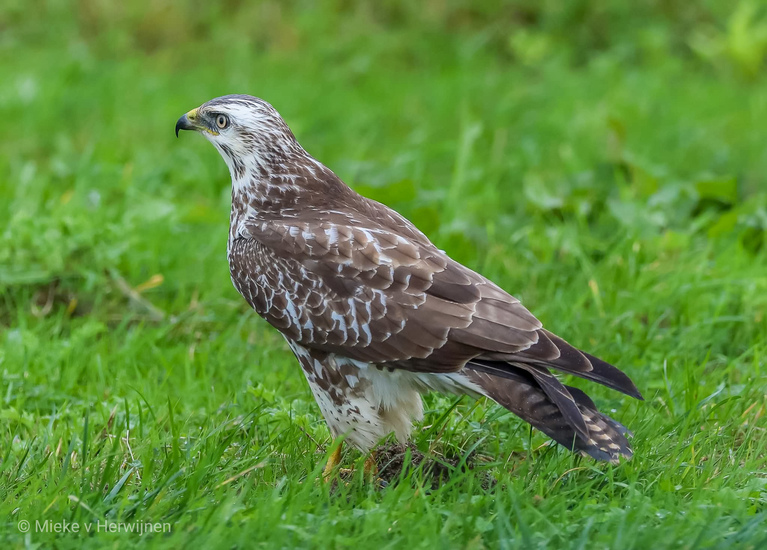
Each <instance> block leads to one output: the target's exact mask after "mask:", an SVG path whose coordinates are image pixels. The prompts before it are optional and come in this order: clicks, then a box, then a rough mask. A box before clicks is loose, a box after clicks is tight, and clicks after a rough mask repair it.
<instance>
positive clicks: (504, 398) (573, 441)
mask: <svg viewBox="0 0 767 550" xmlns="http://www.w3.org/2000/svg"><path fill="white" fill-rule="evenodd" d="M463 372H464V374H465V375H466V377H467V378H468V379H469V380H470V381H471V382H472V383H473V384H475V385H476V386H478V387H479V388H480V389H481V390H482V392H483V394H484V395H485V396H486V397H489V398H490V399H492V400H493V401H495V402H497V403H498V404H499V405H501V406H503V407H505V408H506V409H508V410H509V411H511V412H513V413H514V414H515V415H517V416H518V417H520V418H521V419H522V420H525V421H526V422H528V423H530V424H531V425H532V426H533V427H534V428H536V429H538V430H540V431H542V432H543V433H545V434H546V435H548V436H549V437H550V438H552V439H553V440H554V441H556V442H557V443H559V444H560V445H562V446H564V447H567V448H568V449H571V450H574V451H580V452H581V453H583V454H586V455H588V456H591V457H592V458H595V459H597V460H604V461H608V462H618V460H619V458H620V457H621V456H622V457H624V458H631V456H632V454H633V451H632V450H631V446H630V445H629V442H628V440H627V439H626V436H627V435H630V432H629V431H628V430H627V429H626V428H625V427H624V426H623V425H622V424H620V423H619V422H616V421H615V420H613V419H612V418H610V417H608V416H606V415H604V414H602V413H600V412H599V411H598V410H597V408H596V406H595V405H594V402H593V401H592V400H591V399H590V398H589V397H588V396H587V395H586V394H585V393H583V392H582V391H581V390H579V389H577V388H573V387H570V386H564V385H562V386H561V387H562V388H563V389H564V390H565V392H566V393H569V395H570V396H571V397H572V401H574V403H575V407H564V408H563V407H561V401H562V400H559V401H560V403H557V400H555V399H552V398H551V397H550V396H549V394H550V393H551V389H550V388H548V390H547V389H544V388H543V387H542V386H541V384H540V382H539V380H538V378H537V377H536V376H535V375H534V374H532V373H530V372H528V371H527V370H523V369H520V368H513V367H511V368H509V366H507V367H506V368H505V369H504V370H503V371H502V373H496V372H492V371H491V369H490V368H489V367H488V366H487V365H483V364H479V363H468V364H467V365H466V368H465V369H464V371H463ZM575 411H577V412H575ZM574 414H578V415H579V416H580V418H577V419H575V418H572V416H573V415H574ZM583 424H585V428H586V430H587V433H585V434H584V433H583V430H582V429H580V428H581V426H582V425H583Z"/></svg>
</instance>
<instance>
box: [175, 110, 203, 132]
mask: <svg viewBox="0 0 767 550" xmlns="http://www.w3.org/2000/svg"><path fill="white" fill-rule="evenodd" d="M198 118H199V117H198V116H197V109H192V110H191V111H189V112H188V113H186V114H185V115H183V116H182V117H181V118H179V119H178V122H176V137H178V131H179V130H202V129H203V128H204V127H203V126H202V125H201V124H200V123H199V120H198Z"/></svg>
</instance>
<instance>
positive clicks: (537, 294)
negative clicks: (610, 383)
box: [0, 0, 767, 548]
mask: <svg viewBox="0 0 767 550" xmlns="http://www.w3.org/2000/svg"><path fill="white" fill-rule="evenodd" d="M124 4H125V5H124V6H122V7H120V4H118V3H111V2H100V1H96V0H83V1H81V2H78V3H72V4H70V3H68V2H64V1H61V0H48V1H45V2H43V1H20V0H10V1H8V2H4V3H3V5H2V7H0V117H1V119H2V123H0V374H1V376H2V387H0V390H1V391H0V397H1V398H2V405H1V409H0V496H2V499H1V502H2V504H0V540H2V542H3V544H5V545H8V546H10V547H18V548H21V547H36V545H38V544H41V545H42V546H43V547H51V546H56V547H59V548H68V547H75V546H76V547H82V546H85V547H103V546H112V547H133V546H160V547H166V546H168V547H185V546H192V547H203V548H205V547H225V548H234V547H240V548H244V547H250V546H254V545H258V546H264V547H293V546H315V547H317V546H319V547H324V546H331V547H347V546H356V547H363V546H364V547H367V546H368V545H374V546H372V547H377V546H386V547H399V548H421V547H425V548H435V547H441V546H453V547H472V548H479V547H483V546H484V547H491V548H492V547H503V548H534V547H552V548H565V547H572V548H650V547H652V548H732V547H742V548H759V547H763V545H764V544H767V433H765V427H766V426H767V420H766V418H767V417H766V412H767V411H766V410H765V400H766V399H767V344H766V342H767V319H766V318H765V316H766V314H767V238H766V236H765V231H766V230H767V184H766V183H765V174H767V155H765V152H764V151H765V137H764V122H765V120H767V78H766V77H765V75H764V69H765V65H764V57H765V53H766V52H767V13H766V12H765V10H763V9H761V8H759V6H758V4H757V3H752V2H740V3H732V2H713V1H709V2H700V3H694V4H690V3H688V2H652V1H649V0H647V1H643V2H639V3H636V5H634V4H633V3H626V6H625V7H624V5H623V4H624V3H622V2H617V1H616V2H603V3H597V2H595V3H594V4H593V5H592V4H590V3H587V2H572V3H559V2H542V3H540V6H538V7H531V6H530V4H532V3H529V2H512V3H510V4H503V5H492V4H481V5H477V4H474V3H469V2H466V3H461V2H438V1H427V2H423V3H409V2H401V3H390V4H387V7H385V8H384V7H379V8H372V7H365V6H366V5H363V4H357V3H354V2H341V1H336V2H330V1H328V2H322V3H319V4H314V3H310V2H291V3H283V2H279V3H278V2H274V3H266V4H263V5H258V6H253V7H252V6H251V5H250V4H248V3H245V2H238V1H236V0H230V1H229V2H225V3H223V4H221V6H220V7H214V5H213V3H207V2H193V1H191V0H190V1H189V2H185V3H184V2H170V1H167V2H166V1H159V2H152V3H149V2H145V3H127V2H126V3H124ZM536 4H538V3H536ZM478 6H480V7H478ZM565 6H567V7H565ZM760 10H761V11H760ZM234 92H240V93H250V94H254V95H258V96H260V97H263V98H265V99H267V100H268V101H270V102H272V103H273V104H274V105H275V107H276V108H277V109H278V110H279V111H280V112H281V113H282V114H283V116H284V117H285V118H286V120H287V121H288V123H289V124H290V125H291V126H292V128H293V129H294V131H295V133H296V135H297V136H298V138H299V140H300V141H301V143H302V144H303V145H304V146H305V147H306V148H307V150H309V152H311V153H312V154H313V155H314V156H316V157H317V158H319V159H320V160H321V161H322V162H324V163H325V164H327V165H328V166H330V167H331V168H332V169H334V170H335V171H336V172H337V173H338V174H339V175H340V176H341V177H342V178H343V179H344V180H345V181H347V182H348V183H350V184H351V185H353V186H355V187H356V188H357V189H358V190H360V192H362V193H364V194H366V195H368V196H371V197H373V198H376V199H378V200H381V201H383V202H386V203H387V204H389V205H390V206H393V207H395V208H397V209H398V210H400V211H401V212H402V213H403V214H405V215H406V216H408V217H409V218H411V219H412V220H413V221H414V222H416V223H417V224H418V225H419V226H420V227H421V228H422V229H424V230H425V231H426V232H427V233H428V234H429V235H430V236H431V237H432V238H433V239H434V240H435V242H436V243H437V244H438V245H439V246H440V247H441V248H444V249H445V250H447V251H448V252H449V253H450V254H451V255H453V256H454V257H455V258H456V259H458V260H460V261H462V262H465V263H467V264H468V265H470V266H471V267H473V268H475V269H477V270H480V271H482V272H483V273H485V274H486V275H487V276H489V277H491V278H493V279H494V280H495V281H497V282H498V283H499V284H500V285H501V286H503V287H504V288H506V289H507V290H509V291H510V292H512V293H513V294H515V295H516V296H518V297H520V298H521V299H522V300H523V301H524V303H525V304H526V305H527V306H528V307H529V308H530V309H531V310H532V311H533V312H534V313H535V314H536V315H537V316H538V317H539V318H540V319H541V320H542V321H543V322H544V323H545V324H546V325H547V326H548V327H549V328H550V329H551V330H553V331H554V332H556V333H559V334H561V335H563V336H564V337H566V338H567V339H568V340H569V341H571V342H572V343H573V344H576V345H578V346H580V347H583V348H585V349H587V350H589V351H591V352H592V353H594V354H596V355H599V356H601V357H603V358H605V359H606V360H609V361H610V362H612V363H614V364H616V365H619V366H620V367H621V368H622V369H624V370H625V371H626V372H627V373H628V374H629V375H630V376H631V377H632V378H633V379H634V380H635V382H636V383H637V386H638V387H639V388H640V389H641V390H642V392H643V393H644V395H645V397H646V401H645V402H642V403H639V402H636V401H633V400H631V399H629V398H624V397H623V396H621V395H618V394H616V393H614V392H611V391H609V390H607V389H605V388H602V387H595V386H594V385H590V386H589V393H590V394H591V395H592V396H593V397H594V398H595V400H596V402H597V403H598V405H599V406H600V407H601V408H602V409H603V410H605V411H607V412H609V414H611V415H612V416H614V417H615V418H617V419H619V420H620V421H622V422H624V423H625V424H627V425H628V426H630V427H631V428H632V430H633V431H634V433H635V437H634V440H633V444H634V448H635V456H634V458H633V460H631V461H630V462H625V463H622V464H620V465H618V466H612V465H606V464H601V463H596V462H593V461H591V460H587V459H581V458H576V457H574V456H572V455H571V454H569V453H568V452H566V451H564V450H563V449H560V448H558V447H551V446H545V445H543V444H544V443H545V441H546V439H545V438H544V437H543V436H541V435H540V434H539V433H537V432H530V430H529V429H528V428H527V426H526V425H525V424H523V423H522V422H520V421H519V420H517V419H516V418H514V417H513V416H511V415H510V414H508V413H506V412H505V411H504V410H502V409H500V408H499V407H497V406H495V405H493V404H491V403H488V402H484V401H482V402H479V403H477V404H474V403H472V402H470V401H469V400H462V401H460V402H459V403H458V404H457V406H456V407H455V409H454V410H453V411H452V413H451V414H449V415H445V414H444V411H446V410H447V409H449V408H450V407H451V405H453V403H454V398H452V397H443V396H437V395H433V396H428V397H427V398H426V408H427V415H426V419H425V421H424V422H423V424H422V425H420V426H419V427H418V429H417V430H416V431H415V444H416V445H417V447H418V448H419V449H420V450H421V451H422V452H427V453H430V454H431V455H433V456H434V457H436V458H438V459H439V457H448V458H453V459H456V458H457V459H459V460H460V459H462V458H466V457H469V455H471V457H472V461H473V466H474V467H473V469H470V470H468V471H464V469H462V468H456V470H455V472H454V474H453V475H452V476H451V478H450V480H449V481H448V482H446V483H443V484H441V485H438V486H434V484H433V480H432V479H431V478H430V477H429V475H428V473H426V472H424V471H423V470H422V469H418V468H417V469H415V470H413V471H410V472H409V473H406V474H403V476H402V477H401V479H399V480H398V481H396V482H394V483H392V484H391V485H389V486H388V487H386V488H384V489H379V488H377V487H376V486H374V485H373V484H370V483H366V482H365V481H364V480H363V479H361V477H357V478H355V479H354V481H352V482H351V483H350V484H349V485H346V486H341V487H339V488H337V489H336V490H334V491H333V490H330V489H329V487H328V486H326V485H323V484H321V483H318V482H317V481H316V480H317V477H318V474H319V472H320V471H321V469H322V467H323V465H324V461H325V459H326V457H327V454H328V452H329V451H330V444H331V441H330V439H329V435H328V431H327V428H326V427H325V425H324V423H323V421H322V419H321V416H320V414H319V411H318V409H317V407H316V406H315V404H314V402H313V400H312V397H311V394H310V393H309V390H308V387H307V385H306V382H305V381H304V379H303V376H302V374H301V372H300V369H299V368H298V366H297V364H296V362H295V359H294V358H293V357H292V355H291V353H290V351H289V350H288V349H287V347H286V345H285V344H284V341H283V340H282V338H281V337H280V336H279V335H278V334H277V333H276V331H274V330H272V329H271V328H270V327H268V326H267V325H266V324H265V323H264V322H263V321H261V320H260V319H259V318H258V317H257V316H256V315H255V314H254V313H253V312H252V311H250V310H249V309H248V308H247V307H246V304H245V303H244V301H243V300H242V299H240V297H239V296H238V295H237V294H236V292H235V290H234V289H233V287H232V285H231V283H230V281H229V276H228V269H227V265H226V258H225V241H226V235H227V224H228V209H229V176H228V173H227V171H226V168H225V165H224V163H223V162H222V161H221V159H220V158H219V156H218V154H217V153H216V152H215V150H214V149H213V148H212V147H210V146H209V145H208V144H207V143H205V142H204V140H200V139H199V138H196V137H194V136H191V135H183V136H182V137H183V138H184V139H180V140H176V139H175V137H174V135H173V125H174V123H175V121H176V119H177V118H178V116H179V115H180V114H182V113H184V112H186V111H187V110H189V109H190V108H192V107H195V106H197V105H199V104H200V103H202V102H203V101H205V100H207V99H209V98H211V97H214V96H217V95H222V94H225V93H234ZM359 460H361V457H360V456H359V454H357V453H354V452H349V453H347V454H346V456H345V461H346V462H347V463H349V464H352V463H355V462H357V463H358V464H359ZM489 479H490V480H495V483H488V480H489ZM22 520H26V521H30V522H31V523H32V531H33V532H31V533H29V534H26V535H25V534H23V533H21V532H20V531H19V529H18V524H19V522H20V521H22ZM64 520H66V521H67V522H75V523H78V524H79V525H81V529H85V527H84V526H85V525H91V526H92V532H90V533H87V532H86V533H82V532H81V533H77V534H67V535H65V536H61V535H56V534H52V533H40V532H34V530H35V529H34V523H35V521H40V522H41V523H42V522H45V521H51V522H59V523H60V522H62V521H64ZM105 521H110V522H161V523H169V524H170V525H171V530H170V533H165V534H155V535H150V534H146V535H143V536H138V535H135V534H126V533H104V532H99V533H95V532H93V531H95V530H97V529H98V523H99V522H100V523H101V524H102V528H101V530H102V531H103V523H104V522H105Z"/></svg>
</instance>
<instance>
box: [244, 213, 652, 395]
mask: <svg viewBox="0 0 767 550" xmlns="http://www.w3.org/2000/svg"><path fill="white" fill-rule="evenodd" d="M384 208H385V207H384ZM385 212H390V211H389V210H388V209H386V210H385ZM403 220H404V218H403ZM407 223H409V222H407ZM366 225H367V227H366ZM409 228H410V230H409V231H403V234H405V235H407V237H404V236H403V235H402V234H400V232H399V231H394V230H392V229H391V228H389V227H387V226H384V225H383V224H375V223H374V222H372V221H371V220H370V218H368V217H365V218H364V221H358V220H354V219H352V218H351V217H350V215H349V214H344V213H340V212H329V213H323V214H318V215H317V217H316V219H310V220H307V219H305V218H296V219H289V218H279V219H272V220H258V219H253V220H252V221H251V222H250V223H247V224H246V225H245V226H244V228H243V229H242V230H241V231H240V234H239V236H238V238H237V239H235V240H234V242H233V243H232V246H231V248H230V252H229V254H230V258H229V259H230V262H229V263H230V268H231V275H232V280H233V282H234V284H235V287H237V289H238V290H239V291H240V293H241V294H242V295H243V296H244V297H245V298H246V299H247V300H248V302H249V303H250V304H251V305H252V306H253V308H254V309H255V310H256V311H257V312H258V313H259V314H261V315H262V316H263V317H264V318H265V319H266V320H267V321H268V322H269V323H271V324H272V325H273V326H275V327H276V328H278V329H279V330H280V331H282V332H283V333H284V334H285V335H286V336H287V337H288V338H290V339H292V340H295V341H297V342H298V343H300V344H301V345H303V346H305V347H308V348H310V349H316V350H320V351H325V352H330V353H337V354H339V355H342V356H344V357H348V358H350V359H356V360H359V361H365V362H372V363H379V364H386V365H388V366H391V367H392V368H404V369H407V370H413V371H422V372H450V371H457V370H460V369H461V368H462V367H463V366H464V365H465V364H466V363H467V362H468V361H469V360H478V361H482V362H485V363H488V362H489V364H492V365H493V369H495V370H496V371H498V370H499V369H501V370H502V369H504V368H508V367H504V366H503V365H504V364H509V363H513V364H515V365H517V367H519V368H522V369H523V370H526V371H528V372H529V373H530V374H531V375H532V376H533V377H534V378H535V379H536V381H538V383H539V384H540V385H541V387H542V388H543V389H544V390H545V391H546V393H547V394H548V395H549V397H550V398H551V399H553V400H554V401H555V402H557V403H558V404H560V406H561V407H565V408H567V407H569V408H571V409H573V410H574V407H575V403H574V400H573V398H572V396H571V395H570V394H569V393H568V392H567V391H566V390H564V389H563V387H562V384H561V383H560V382H559V381H558V380H557V379H556V378H555V377H553V376H551V375H550V374H549V372H548V370H547V367H551V368H555V369H557V370H560V371H563V372H567V373H570V374H574V375H576V376H579V377H582V378H586V379H589V380H593V381H595V382H598V383H601V384H604V385H606V386H609V387H611V388H613V389H616V390H618V391H621V392H624V393H626V394H628V395H632V396H634V397H639V398H641V396H640V394H639V391H638V390H637V388H636V386H634V384H633V382H632V381H631V380H630V379H629V378H628V376H626V375H625V374H624V373H622V372H621V371H620V370H618V369H616V368H615V367H613V366H612V365H610V364H608V363H605V362H604V361H601V360H599V359H597V358H595V357H593V356H591V355H588V354H586V353H584V352H582V351H580V350H578V349H576V348H574V347H573V346H571V345H570V344H568V343H567V342H565V341H564V340H562V339H561V338H559V337H557V336H555V335H554V334H552V333H550V332H548V331H547V330H545V329H543V328H542V326H541V323H540V322H539V321H538V319H536V318H535V317H534V316H533V315H532V314H531V313H530V312H529V311H527V309H525V307H524V306H522V304H520V302H519V300H517V299H516V298H514V297H513V296H511V295H510V294H508V293H507V292H505V291H504V290H502V289H501V288H499V287H498V286H497V285H495V284H494V283H492V282H491V281H489V280H487V279H486V278H484V277H482V276H481V275H479V274H478V273H475V272H474V271H472V270H470V269H469V268H467V267H465V266H463V265H461V264H459V263H457V262H455V261H454V260H452V259H451V258H450V257H448V256H447V255H446V254H445V253H444V252H442V251H440V250H438V249H437V248H436V247H435V246H434V245H432V244H431V243H430V242H429V241H428V239H426V237H424V236H423V235H422V234H421V233H420V232H418V231H417V230H415V229H414V228H413V227H412V225H410V226H409ZM406 229H407V228H406Z"/></svg>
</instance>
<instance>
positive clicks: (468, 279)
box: [176, 95, 641, 461]
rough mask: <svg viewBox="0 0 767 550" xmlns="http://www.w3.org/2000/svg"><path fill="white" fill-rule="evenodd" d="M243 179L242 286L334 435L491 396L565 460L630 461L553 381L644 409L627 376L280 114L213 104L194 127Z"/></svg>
mask: <svg viewBox="0 0 767 550" xmlns="http://www.w3.org/2000/svg"><path fill="white" fill-rule="evenodd" d="M179 129H194V130H198V131H200V132H201V133H202V134H203V135H204V136H205V137H206V138H208V140H209V141H211V143H213V145H214V146H215V147H216V148H217V149H218V151H219V152H220V153H221V155H222V157H223V158H224V160H225V161H226V163H227V165H228V167H229V170H230V172H231V176H232V213H231V220H230V233H229V242H228V257H229V266H230V272H231V277H232V281H233V283H234V286H235V287H236V288H237V290H238V291H239V292H240V294H242V296H243V297H244V298H245V299H246V300H247V301H248V303H249V304H250V305H251V306H252V307H253V309H255V310H256V312H258V314H259V315H261V316H262V317H263V318H264V319H266V321H267V322H269V323H270V324H271V325H272V326H274V327H275V328H277V329H278V330H279V331H280V332H282V334H283V335H284V336H285V338H286V340H287V341H288V344H289V345H290V347H291V349H292V350H293V352H294V353H295V355H296V357H297V358H298V360H299V362H300V364H301V366H302V368H303V371H304V373H305V374H306V377H307V380H308V381H309V385H310V387H311V389H312V392H313V394H314V396H315V398H316V400H317V403H318V404H319V406H320V409H321V411H322V414H323V416H324V417H325V420H326V421H327V423H328V426H329V428H330V430H331V432H332V433H333V435H334V436H339V435H346V441H349V442H350V443H352V444H353V445H354V446H356V447H358V448H360V449H362V450H369V449H371V448H372V447H373V446H375V445H376V444H377V443H378V441H379V440H380V439H381V438H382V437H384V436H386V435H387V434H389V433H391V432H395V433H396V435H397V437H398V438H400V439H406V438H407V437H408V436H409V434H410V431H411V429H412V423H413V421H417V420H419V419H420V418H421V417H422V414H423V409H422V405H421V397H420V394H421V393H423V392H426V391H441V392H450V393H456V394H468V395H472V396H475V397H476V396H487V397H489V398H491V399H493V400H495V401H496V402H498V403H499V404H501V405H502V406H504V407H506V408H507V409H508V410H510V411H511V412H513V413H515V414H516V415H518V416H520V417H521V418H523V419H524V420H526V421H527V422H529V423H530V424H532V425H533V426H534V427H536V428H537V429H539V430H541V431H543V432H544V433H546V434H547V435H549V436H550V437H551V438H552V439H554V440H555V441H557V442H559V443H561V444H562V445H564V446H566V447H568V448H571V449H575V450H578V451H580V452H583V453H585V454H588V455H590V456H592V457H594V458H597V459H601V460H611V461H615V460H617V459H618V457H619V456H624V457H630V456H631V448H630V446H629V444H628V442H627V440H626V429H625V428H624V427H623V426H622V425H621V424H619V423H618V422H616V421H614V420H612V419H610V418H608V417H607V416H605V415H603V414H602V413H600V412H599V411H598V410H597V408H596V406H595V405H594V403H593V402H592V401H591V399H589V397H588V396H586V394H585V393H583V392H582V391H580V390H578V389H576V388H571V387H568V386H565V385H563V384H562V383H561V382H560V381H559V379H558V378H557V377H556V376H554V375H553V374H552V373H551V370H550V369H553V370H555V371H559V372H562V373H567V374H573V375H575V376H579V377H581V378H585V379H588V380H592V381H595V382H598V383H601V384H604V385H606V386H608V387H610V388H613V389H616V390H618V391H621V392H623V393H626V394H628V395H631V396H633V397H636V398H640V399H641V396H640V394H639V391H638V390H637V388H636V387H635V386H634V384H633V383H632V382H631V380H630V379H629V378H628V377H627V376H626V375H625V374H623V373H622V372H621V371H619V370H618V369H616V368H615V367H613V366H612V365H609V364H608V363H605V362H604V361H601V360H599V359H597V358H595V357H593V356H591V355H588V354H586V353H584V352H581V351H579V350H577V349H576V348H574V347H572V346H570V345H569V344H568V343H567V342H565V341H564V340H562V339H561V338H559V337H557V336H555V335H553V334H552V333H550V332H548V331H547V330H545V329H544V328H543V327H542V325H541V323H540V322H539V321H538V319H536V318H535V317H534V316H533V315H532V314H531V313H530V312H529V311H528V310H527V309H525V307H524V306H523V305H522V304H521V303H520V302H519V300H517V299H516V298H514V297H513V296H511V295H510V294H508V293H507V292H506V291H504V290H503V289H501V288H500V287H498V286H497V285H496V284H494V283H493V282H491V281H489V280H488V279H486V278H485V277H483V276H482V275H480V274H478V273H476V272H474V271H472V270H471V269H469V268H467V267H465V266H463V265H461V264H459V263H458V262H456V261H454V260H452V259H451V258H450V257H449V256H447V254H445V252H443V251H441V250H439V249H437V248H436V247H435V246H434V245H433V244H432V243H431V242H430V241H429V239H428V238H427V237H426V236H425V235H424V234H423V233H421V232H420V231H419V230H418V229H417V228H416V227H415V226H414V225H413V224H411V223H410V222H409V221H408V220H406V219H405V218H403V217H402V216H400V215H399V214H398V213H396V212H395V211H393V210H391V209H389V208H388V207H386V206H384V205H382V204H380V203H377V202H375V201H372V200H370V199H367V198H365V197H362V196H360V195H359V194H357V193H355V192H354V191H353V190H352V189H350V188H349V187H348V186H346V185H345V184H344V183H343V182H342V181H341V180H340V179H339V178H338V177H337V176H336V175H335V174H334V173H333V172H332V171H331V170H329V169H328V168H326V167H325V166H323V165H322V164H320V163H319V162H318V161H316V160H315V159H313V158H312V157H311V156H310V155H309V154H308V153H306V151H304V149H303V148H302V147H301V146H300V145H299V144H298V142H297V141H296V140H295V138H294V136H293V134H292V133H291V131H290V129H289V128H288V127H287V125H286V124H285V122H284V121H283V120H282V118H281V117H280V116H279V114H278V113H277V112H276V111H275V110H274V109H273V108H272V107H271V105H269V104H268V103H266V102H264V101H262V100H260V99H257V98H254V97H250V96H242V95H232V96H224V97H221V98H217V99H213V100H211V101H209V102H207V103H205V104H204V105H202V106H201V107H199V108H198V109H194V110H192V111H190V112H189V113H187V114H186V115H184V116H183V117H181V119H179V121H178V123H177V125H176V133H178V130H179Z"/></svg>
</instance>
